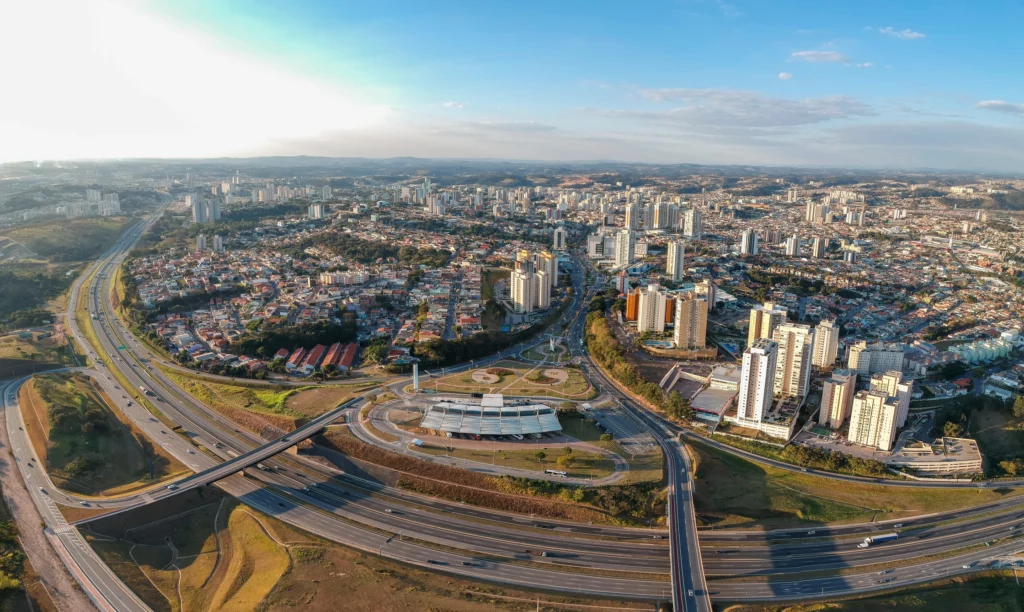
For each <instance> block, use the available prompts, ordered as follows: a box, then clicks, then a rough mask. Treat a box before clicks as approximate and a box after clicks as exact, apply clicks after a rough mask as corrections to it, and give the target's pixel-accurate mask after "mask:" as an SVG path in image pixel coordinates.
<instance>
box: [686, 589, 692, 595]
mask: <svg viewBox="0 0 1024 612" xmlns="http://www.w3.org/2000/svg"><path fill="white" fill-rule="evenodd" d="M686 596H687V597H693V589H690V590H688V591H686Z"/></svg>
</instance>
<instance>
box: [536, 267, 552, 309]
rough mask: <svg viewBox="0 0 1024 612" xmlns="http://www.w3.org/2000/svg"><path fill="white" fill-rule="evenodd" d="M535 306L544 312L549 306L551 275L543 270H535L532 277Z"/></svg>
mask: <svg viewBox="0 0 1024 612" xmlns="http://www.w3.org/2000/svg"><path fill="white" fill-rule="evenodd" d="M533 278H534V283H535V288H534V292H533V294H534V296H535V298H534V299H535V300H536V303H535V306H536V307H537V308H539V309H540V310H544V309H546V308H549V307H550V306H551V275H550V274H548V273H547V272H546V271H544V270H537V271H536V272H535V273H534V275H533Z"/></svg>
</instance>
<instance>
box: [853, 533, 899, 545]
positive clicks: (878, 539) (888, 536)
mask: <svg viewBox="0 0 1024 612" xmlns="http://www.w3.org/2000/svg"><path fill="white" fill-rule="evenodd" d="M899 537H900V534H898V533H895V532H894V533H885V534H881V535H874V536H870V537H867V538H864V541H863V542H861V543H860V544H858V545H857V548H868V547H869V546H871V545H872V544H881V543H882V542H888V541H889V540H895V539H897V538H899Z"/></svg>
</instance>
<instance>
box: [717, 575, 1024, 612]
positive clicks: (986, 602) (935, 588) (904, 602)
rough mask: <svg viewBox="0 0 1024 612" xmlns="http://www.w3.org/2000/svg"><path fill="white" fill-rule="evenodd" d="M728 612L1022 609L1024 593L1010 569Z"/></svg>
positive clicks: (982, 611) (997, 611)
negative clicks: (851, 595) (844, 597)
mask: <svg viewBox="0 0 1024 612" xmlns="http://www.w3.org/2000/svg"><path fill="white" fill-rule="evenodd" d="M723 609H724V610H728V612H782V611H785V612H823V611H825V610H830V611H835V612H844V611H846V612H893V611H894V610H895V611H896V612H906V611H908V610H910V611H913V610H920V611H921V612H961V611H966V610H970V612H1020V611H1021V610H1024V594H1022V593H1021V589H1020V587H1018V586H1017V584H1016V582H1015V580H1014V578H1013V575H1012V574H1011V573H1009V572H998V573H997V572H992V573H989V574H986V575H984V576H978V577H974V578H955V579H951V580H945V581H942V582H938V583H933V584H930V585H923V586H920V587H913V588H908V589H903V590H901V591H898V592H896V593H892V594H888V595H876V596H874V597H862V598H858V599H847V600H842V601H828V602H822V603H813V604H785V605H781V606H779V605H736V606H729V607H727V608H723Z"/></svg>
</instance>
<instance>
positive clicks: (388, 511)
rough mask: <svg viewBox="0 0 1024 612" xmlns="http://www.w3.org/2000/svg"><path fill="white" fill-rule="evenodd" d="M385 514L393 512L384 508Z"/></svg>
mask: <svg viewBox="0 0 1024 612" xmlns="http://www.w3.org/2000/svg"><path fill="white" fill-rule="evenodd" d="M384 512H387V513H388V514H391V513H392V510H391V508H384Z"/></svg>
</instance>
